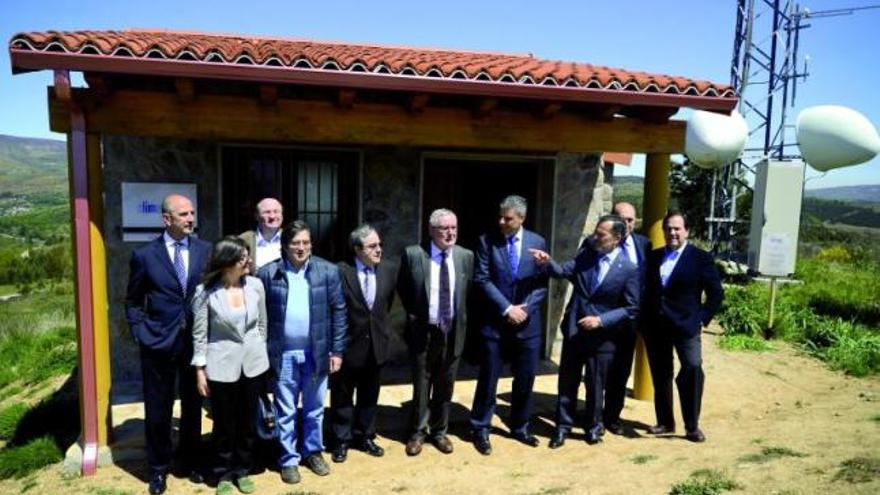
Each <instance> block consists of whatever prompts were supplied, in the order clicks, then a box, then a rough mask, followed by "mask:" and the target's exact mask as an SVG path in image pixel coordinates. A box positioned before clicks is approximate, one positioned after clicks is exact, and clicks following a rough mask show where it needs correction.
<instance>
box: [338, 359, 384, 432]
mask: <svg viewBox="0 0 880 495" xmlns="http://www.w3.org/2000/svg"><path fill="white" fill-rule="evenodd" d="M381 371H382V367H381V366H379V365H378V364H376V356H375V355H374V354H373V353H372V352H369V353H368V355H367V360H366V362H364V363H362V365H361V366H352V365H351V364H349V363H348V362H347V361H345V360H343V361H342V369H340V370H339V372H338V373H334V374H332V375H330V431H331V434H332V437H333V441H334V442H335V445H339V444H340V443H344V442H346V443H347V442H351V441H352V440H353V439H354V438H358V439H361V438H375V437H376V411H377V409H378V407H377V404H378V402H379V383H380V375H381ZM355 392H357V404H355V402H354V395H355Z"/></svg>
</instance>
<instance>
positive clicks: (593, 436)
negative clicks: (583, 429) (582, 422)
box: [584, 431, 602, 445]
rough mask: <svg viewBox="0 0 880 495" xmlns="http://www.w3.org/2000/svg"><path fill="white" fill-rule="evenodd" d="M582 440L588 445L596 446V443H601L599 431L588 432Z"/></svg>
mask: <svg viewBox="0 0 880 495" xmlns="http://www.w3.org/2000/svg"><path fill="white" fill-rule="evenodd" d="M584 440H586V441H587V443H588V444H590V445H596V444H597V443H599V442H601V441H602V435H601V434H600V433H599V431H588V432H587V434H586V435H585V437H584Z"/></svg>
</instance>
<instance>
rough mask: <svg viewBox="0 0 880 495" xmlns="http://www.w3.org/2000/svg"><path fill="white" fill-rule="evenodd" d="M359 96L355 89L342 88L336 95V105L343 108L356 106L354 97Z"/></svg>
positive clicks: (348, 108) (347, 108)
mask: <svg viewBox="0 0 880 495" xmlns="http://www.w3.org/2000/svg"><path fill="white" fill-rule="evenodd" d="M356 96H357V91H355V90H353V89H340V90H339V94H338V96H337V97H336V106H338V107H339V108H341V109H343V110H350V109H351V107H352V106H354V99H355V97H356Z"/></svg>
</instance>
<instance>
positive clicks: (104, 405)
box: [86, 134, 112, 446]
mask: <svg viewBox="0 0 880 495" xmlns="http://www.w3.org/2000/svg"><path fill="white" fill-rule="evenodd" d="M86 153H87V163H88V167H89V218H90V220H91V222H90V223H89V240H90V251H91V255H92V314H93V325H94V332H95V392H96V396H97V397H96V399H97V405H98V411H97V412H98V445H99V446H106V445H107V444H108V443H109V442H110V440H111V439H110V433H111V431H112V429H111V426H112V418H111V416H110V325H109V321H108V320H109V319H108V308H109V302H108V298H107V253H106V250H105V246H104V198H103V187H102V180H101V137H100V136H99V135H97V134H86Z"/></svg>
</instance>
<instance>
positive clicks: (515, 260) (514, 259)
mask: <svg viewBox="0 0 880 495" xmlns="http://www.w3.org/2000/svg"><path fill="white" fill-rule="evenodd" d="M507 262H508V263H510V274H511V275H512V276H513V278H516V272H517V270H519V253H517V252H516V236H515V235H512V236H510V237H508V238H507Z"/></svg>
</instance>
